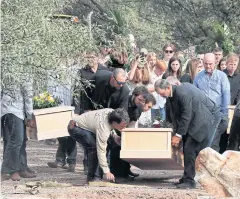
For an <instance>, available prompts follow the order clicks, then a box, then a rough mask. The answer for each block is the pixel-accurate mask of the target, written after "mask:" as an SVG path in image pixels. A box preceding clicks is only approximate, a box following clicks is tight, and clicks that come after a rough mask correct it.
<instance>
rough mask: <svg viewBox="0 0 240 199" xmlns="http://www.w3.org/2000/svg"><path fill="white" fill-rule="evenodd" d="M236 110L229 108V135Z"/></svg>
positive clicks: (233, 107) (232, 107)
mask: <svg viewBox="0 0 240 199" xmlns="http://www.w3.org/2000/svg"><path fill="white" fill-rule="evenodd" d="M234 109H235V106H232V105H231V106H228V118H229V122H228V129H227V133H228V134H229V133H230V129H231V125H232V119H233V114H234Z"/></svg>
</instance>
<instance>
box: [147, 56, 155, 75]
mask: <svg viewBox="0 0 240 199" xmlns="http://www.w3.org/2000/svg"><path fill="white" fill-rule="evenodd" d="M156 61H157V55H156V53H154V52H150V53H148V54H147V63H148V64H149V68H150V71H151V72H152V71H153V70H154V68H155V65H156Z"/></svg>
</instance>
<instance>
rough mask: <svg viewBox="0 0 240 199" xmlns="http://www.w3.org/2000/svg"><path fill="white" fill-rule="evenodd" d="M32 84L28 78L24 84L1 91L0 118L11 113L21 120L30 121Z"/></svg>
mask: <svg viewBox="0 0 240 199" xmlns="http://www.w3.org/2000/svg"><path fill="white" fill-rule="evenodd" d="M32 83H33V82H32V81H31V78H28V79H27V80H26V81H25V83H24V84H21V85H20V84H18V85H11V86H9V87H8V88H5V89H3V90H2V98H1V117H2V116H4V115H6V114H9V113H11V114H13V115H15V116H16V117H18V118H20V119H22V120H24V119H25V118H27V119H32V114H33V101H32V98H33V87H32Z"/></svg>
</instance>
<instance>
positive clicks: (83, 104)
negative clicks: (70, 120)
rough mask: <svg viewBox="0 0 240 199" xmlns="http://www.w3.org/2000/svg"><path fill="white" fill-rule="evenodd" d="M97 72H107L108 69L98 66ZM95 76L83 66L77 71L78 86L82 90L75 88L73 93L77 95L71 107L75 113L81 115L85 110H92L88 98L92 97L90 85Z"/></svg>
mask: <svg viewBox="0 0 240 199" xmlns="http://www.w3.org/2000/svg"><path fill="white" fill-rule="evenodd" d="M98 70H108V68H106V67H104V66H102V65H100V64H99V65H98V69H97V71H98ZM95 74H96V73H94V72H93V71H92V69H91V68H90V67H89V66H85V67H84V68H81V69H80V70H79V71H78V76H79V77H80V81H81V82H80V84H81V85H83V87H84V90H82V89H81V88H79V87H77V86H75V89H74V90H75V91H76V92H77V93H79V95H76V96H74V97H73V106H75V113H76V114H82V113H84V111H86V110H90V109H92V103H91V100H90V99H89V97H91V96H92V85H91V84H94V79H95Z"/></svg>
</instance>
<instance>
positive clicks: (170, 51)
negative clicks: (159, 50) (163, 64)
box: [165, 50, 173, 54]
mask: <svg viewBox="0 0 240 199" xmlns="http://www.w3.org/2000/svg"><path fill="white" fill-rule="evenodd" d="M165 53H171V54H172V53H173V51H172V50H165Z"/></svg>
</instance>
